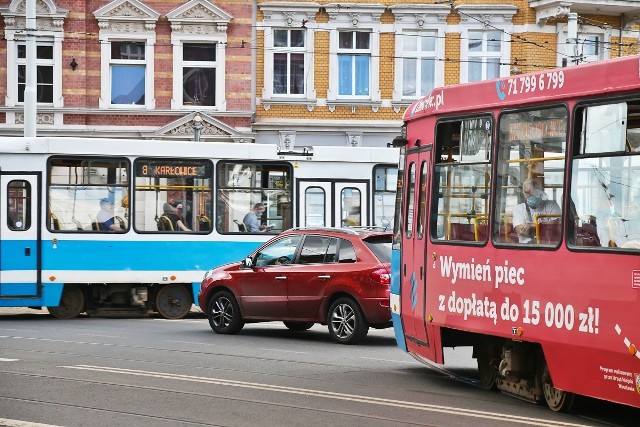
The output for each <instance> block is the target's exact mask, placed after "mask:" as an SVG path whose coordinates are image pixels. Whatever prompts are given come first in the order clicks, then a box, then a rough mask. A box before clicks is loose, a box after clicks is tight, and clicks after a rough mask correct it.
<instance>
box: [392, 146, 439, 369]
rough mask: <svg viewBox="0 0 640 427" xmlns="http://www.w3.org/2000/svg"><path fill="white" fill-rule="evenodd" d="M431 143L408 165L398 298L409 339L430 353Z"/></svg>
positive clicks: (423, 350) (427, 354) (432, 348)
mask: <svg viewBox="0 0 640 427" xmlns="http://www.w3.org/2000/svg"><path fill="white" fill-rule="evenodd" d="M429 149H430V147H425V149H423V150H424V151H422V152H419V153H416V154H417V155H415V156H414V157H413V159H414V161H412V162H411V163H410V164H409V166H408V168H407V178H406V180H405V182H406V183H407V188H406V200H405V207H404V209H405V214H404V215H405V216H404V218H405V220H404V221H403V222H404V227H405V228H404V230H403V240H402V252H403V257H402V266H401V276H400V281H401V287H402V292H401V298H402V303H401V307H402V313H401V315H402V323H403V325H404V330H405V333H406V335H407V338H408V340H409V341H411V342H413V343H414V344H416V345H417V346H419V347H420V348H421V350H420V354H422V355H425V356H428V357H433V354H434V352H435V351H436V349H435V346H434V345H433V343H432V342H431V340H430V336H429V326H428V324H427V316H428V313H427V310H426V301H427V292H428V289H427V274H428V271H430V269H429V267H428V266H429V265H430V264H429V262H430V260H429V259H428V257H429V254H428V251H427V242H428V241H429V231H428V218H429V216H428V215H427V213H428V203H429V199H430V197H429V181H430V179H429V178H430V173H431V169H430V160H429V156H430V154H431V152H430V151H428V150H429Z"/></svg>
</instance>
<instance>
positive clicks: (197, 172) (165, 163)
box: [136, 160, 208, 178]
mask: <svg viewBox="0 0 640 427" xmlns="http://www.w3.org/2000/svg"><path fill="white" fill-rule="evenodd" d="M136 172H137V176H142V177H145V176H146V177H153V178H206V177H208V173H207V167H206V165H204V164H202V163H199V162H181V161H171V160H161V161H158V160H143V161H139V162H138V163H137V165H136Z"/></svg>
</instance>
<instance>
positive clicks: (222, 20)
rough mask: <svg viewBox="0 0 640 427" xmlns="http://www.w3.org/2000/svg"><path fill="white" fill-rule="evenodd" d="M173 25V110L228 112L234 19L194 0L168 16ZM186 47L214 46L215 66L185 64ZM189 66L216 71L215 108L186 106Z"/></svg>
mask: <svg viewBox="0 0 640 427" xmlns="http://www.w3.org/2000/svg"><path fill="white" fill-rule="evenodd" d="M167 19H168V20H169V22H170V23H171V45H172V46H173V96H172V98H171V109H172V110H194V109H196V108H197V109H198V110H199V111H212V112H214V111H226V109H227V102H226V97H225V94H226V92H227V91H226V74H227V72H226V63H227V55H226V54H227V29H228V26H229V23H230V22H231V20H232V19H233V16H232V15H231V14H229V13H227V12H225V11H224V10H223V9H221V8H219V7H217V6H215V5H213V4H211V3H210V2H208V1H206V0H191V1H189V2H187V3H185V4H183V5H181V6H179V7H177V8H176V9H174V10H172V11H171V12H169V13H167ZM185 44H208V45H212V44H214V45H215V47H216V60H215V63H211V62H199V61H193V62H185V61H183V60H182V58H183V53H184V45H185ZM185 66H191V67H200V68H215V69H216V81H215V84H216V99H215V105H198V106H194V105H184V102H183V79H182V75H183V70H184V67H185Z"/></svg>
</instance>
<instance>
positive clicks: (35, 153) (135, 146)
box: [0, 138, 398, 319]
mask: <svg viewBox="0 0 640 427" xmlns="http://www.w3.org/2000/svg"><path fill="white" fill-rule="evenodd" d="M105 152H107V153H108V154H107V155H105V154H104V153H105ZM397 159H398V151H397V149H395V148H363V147H324V146H318V147H305V148H304V150H302V151H300V152H293V151H291V152H279V151H278V146H276V145H263V144H234V143H215V142H183V141H148V140H122V139H93V138H4V139H3V140H2V141H0V307H38V308H39V307H47V308H48V310H49V311H50V313H51V314H53V315H54V316H56V317H59V318H73V317H76V316H77V315H79V314H80V313H82V312H87V313H91V314H101V313H102V314H104V313H108V312H112V313H113V312H122V311H125V312H131V311H140V312H143V313H151V312H158V313H159V314H160V315H161V316H163V317H165V318H170V319H178V318H181V317H184V316H185V315H186V314H187V313H188V312H189V311H190V309H191V307H192V305H193V303H194V302H196V298H195V297H196V295H197V292H198V289H199V285H200V281H201V279H202V275H203V274H204V272H205V271H207V270H208V269H209V268H211V267H212V266H215V265H220V264H224V263H227V262H231V261H236V260H238V259H241V258H242V257H243V256H245V255H246V254H247V253H249V252H250V251H252V250H253V249H254V248H255V247H256V246H257V245H258V244H260V243H261V242H263V241H265V240H266V239H267V238H269V237H270V236H271V235H273V234H274V233H278V232H280V231H282V230H285V229H288V228H291V227H295V226H334V227H335V226H337V227H340V226H344V225H362V226H391V225H392V224H393V218H394V198H395V193H396V191H395V190H396V188H395V186H396V179H397V164H398V161H397ZM257 203H261V204H263V206H264V207H265V210H264V211H263V212H262V213H261V217H260V220H261V222H262V223H263V224H264V225H265V226H268V228H267V230H268V231H264V232H259V233H248V232H246V227H244V225H243V218H244V216H245V215H246V214H247V213H248V212H249V211H250V210H251V209H252V207H253V206H255V204H257ZM179 208H180V209H179ZM105 211H106V212H107V213H105ZM167 211H170V212H167ZM105 215H106V217H108V220H107V221H105ZM172 215H178V216H180V218H181V219H182V222H183V224H184V225H185V229H186V230H183V229H179V228H178V227H176V226H175V224H176V222H175V216H172ZM167 216H171V217H172V221H167V220H166V217H167Z"/></svg>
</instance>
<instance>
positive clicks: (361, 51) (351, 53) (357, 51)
mask: <svg viewBox="0 0 640 427" xmlns="http://www.w3.org/2000/svg"><path fill="white" fill-rule="evenodd" d="M343 34H348V35H350V38H351V41H352V45H351V47H348V48H343V47H340V46H339V45H338V52H337V64H338V66H337V67H338V69H337V76H338V78H337V80H338V94H337V96H338V97H339V98H343V99H344V98H349V99H369V98H370V96H369V95H359V94H357V93H353V92H355V91H356V88H357V86H358V85H357V83H356V80H357V73H356V61H355V58H356V57H358V56H364V57H367V58H369V61H368V65H369V66H368V68H369V70H368V77H369V79H371V71H372V69H371V63H372V61H373V58H372V56H371V44H372V42H371V39H372V34H371V33H370V32H369V31H359V30H352V29H348V30H339V31H338V40H340V36H341V35H343ZM356 34H367V35H368V36H369V46H368V47H366V48H358V47H357V46H356V44H357V38H358V37H357V36H356ZM341 57H349V58H351V85H352V87H351V92H352V93H349V94H344V93H340V77H341V74H340V58H341ZM367 89H368V90H371V81H369V87H368V88H367Z"/></svg>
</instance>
